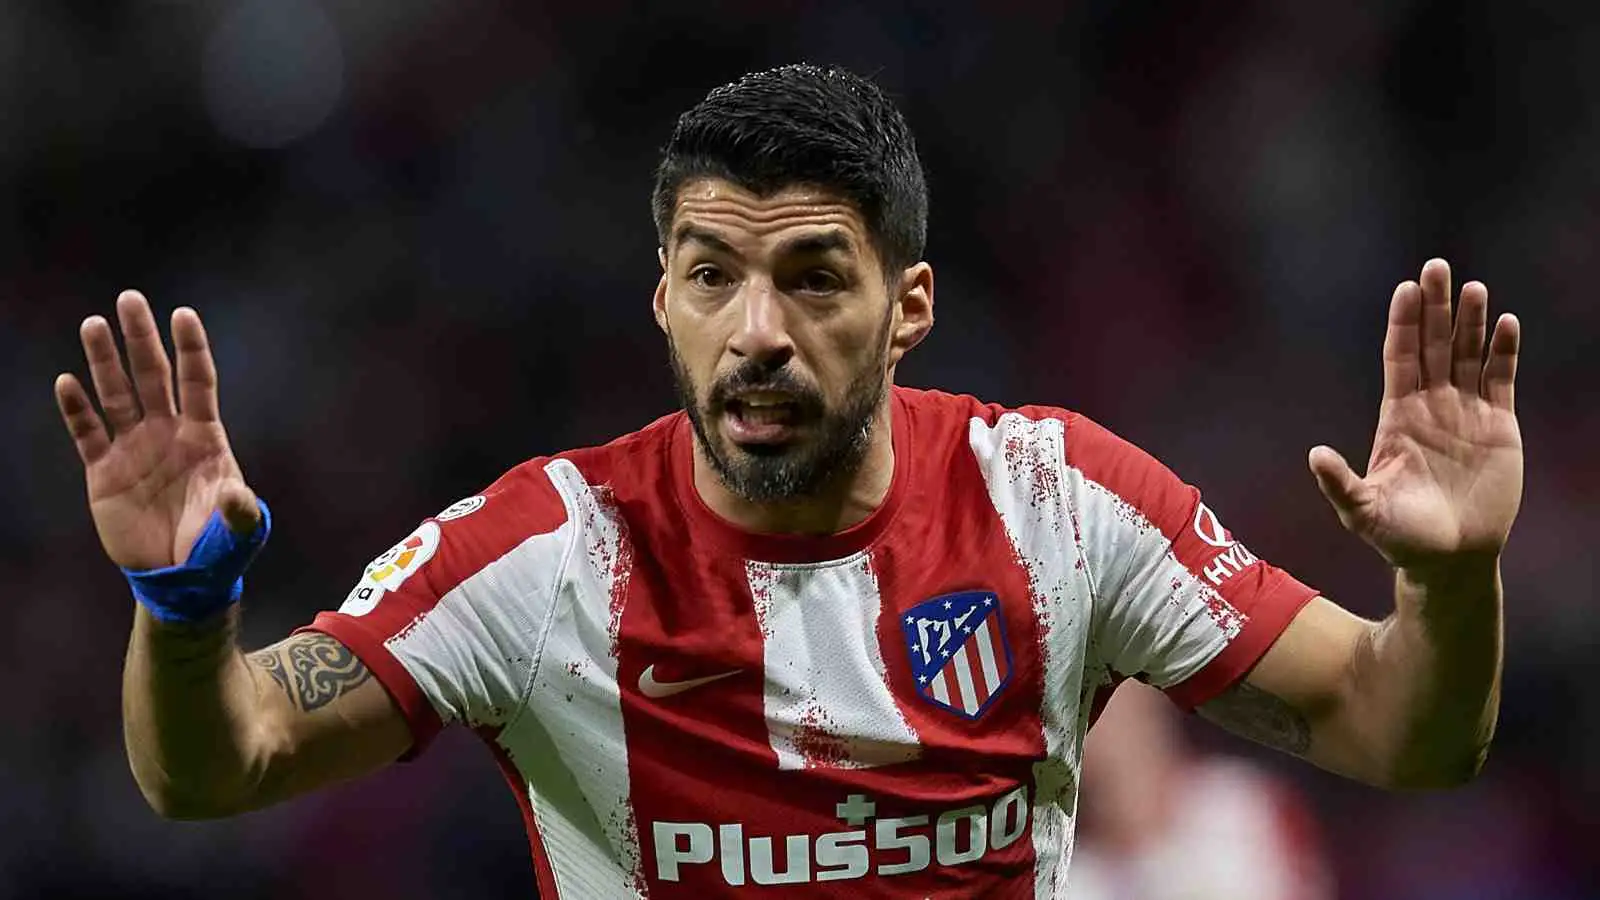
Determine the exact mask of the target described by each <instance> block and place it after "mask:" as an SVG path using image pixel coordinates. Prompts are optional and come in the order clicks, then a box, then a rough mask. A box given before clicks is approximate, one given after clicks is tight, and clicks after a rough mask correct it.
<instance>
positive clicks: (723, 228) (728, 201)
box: [669, 178, 871, 255]
mask: <svg viewBox="0 0 1600 900" xmlns="http://www.w3.org/2000/svg"><path fill="white" fill-rule="evenodd" d="M688 230H703V231H710V232H712V233H714V234H716V235H717V236H718V237H720V238H721V239H722V240H723V241H724V242H726V243H728V244H731V245H733V246H735V247H739V246H741V245H743V246H752V245H761V244H766V243H769V242H782V241H788V240H791V239H793V238H796V237H800V236H802V235H804V234H809V233H818V232H841V231H842V232H843V233H844V235H845V236H846V237H848V238H849V243H850V244H851V248H850V249H851V251H852V252H854V253H857V254H863V255H865V254H868V253H870V252H871V244H870V243H869V242H868V240H867V224H866V221H865V220H864V219H862V217H861V213H860V212H859V211H858V210H857V209H856V207H855V204H853V203H851V202H850V201H849V200H846V199H845V198H844V197H842V196H840V195H839V194H837V193H835V192H832V191H829V190H827V189H826V188H819V187H812V186H808V185H794V186H789V187H785V188H783V189H782V190H779V191H776V192H774V193H772V194H767V195H765V196H763V195H760V194H756V193H754V192H752V191H749V190H746V189H745V188H743V187H740V186H739V185H737V184H734V183H732V182H730V181H724V180H722V179H720V178H701V179H696V180H694V181H690V182H688V183H686V184H684V186H683V187H682V188H680V189H679V190H678V200H677V204H676V205H675V207H674V208H673V212H672V228H671V232H670V235H671V239H670V242H671V243H674V244H675V243H677V239H678V236H679V235H681V234H682V233H684V232H685V231H688ZM669 249H670V248H669Z"/></svg>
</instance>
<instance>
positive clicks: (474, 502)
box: [434, 494, 488, 522]
mask: <svg viewBox="0 0 1600 900" xmlns="http://www.w3.org/2000/svg"><path fill="white" fill-rule="evenodd" d="M486 502H488V501H487V499H486V498H485V497H484V496H483V495H482V494H476V495H474V496H471V497H468V498H466V499H465V500H457V501H456V502H454V503H452V504H450V505H449V506H447V507H445V510H444V512H442V513H439V514H438V515H437V516H434V519H436V520H438V521H440V522H448V521H450V520H451V519H460V518H462V517H464V516H470V515H472V514H473V513H475V512H477V511H478V510H480V509H482V508H483V504H484V503H486Z"/></svg>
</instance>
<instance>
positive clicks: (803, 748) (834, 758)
mask: <svg viewBox="0 0 1600 900" xmlns="http://www.w3.org/2000/svg"><path fill="white" fill-rule="evenodd" d="M745 576H746V578H747V579H748V581H749V583H750V594H751V597H752V598H754V600H755V613H756V622H757V623H758V625H759V626H760V628H761V634H762V637H763V641H762V646H763V655H764V666H765V668H766V688H765V707H766V719H767V737H768V740H769V741H770V742H771V743H772V749H773V752H775V753H776V754H777V755H778V768H779V769H804V768H842V769H858V768H868V767H872V766H885V765H890V764H892V763H898V762H906V761H907V760H911V759H915V758H916V757H917V756H918V755H919V749H918V748H919V747H920V741H919V739H918V737H917V734H916V732H915V731H913V730H912V728H911V725H910V724H909V723H907V722H906V719H905V716H904V715H902V714H901V712H900V706H899V704H897V703H896V702H895V699H894V696H893V695H892V694H890V693H889V687H888V681H887V679H886V677H885V673H884V663H883V648H882V647H880V646H879V645H878V613H879V608H880V606H881V605H882V599H881V597H880V596H879V594H878V579H877V576H876V575H874V574H873V571H872V566H871V561H870V560H869V558H868V556H867V554H865V553H858V554H856V555H855V556H850V557H846V558H845V559H842V560H837V561H834V562H827V563H818V564H806V565H777V564H774V563H765V562H753V561H751V562H746V563H745Z"/></svg>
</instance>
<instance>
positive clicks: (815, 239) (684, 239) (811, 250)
mask: <svg viewBox="0 0 1600 900" xmlns="http://www.w3.org/2000/svg"><path fill="white" fill-rule="evenodd" d="M688 243H696V244H703V245H705V246H707V247H709V248H711V249H712V250H716V251H718V252H721V253H727V254H729V255H733V256H737V255H738V251H736V250H734V249H733V246H732V245H731V244H729V243H728V242H727V241H725V240H723V239H722V236H721V235H719V234H717V233H716V232H714V231H711V230H710V229H706V228H701V227H700V226H698V225H681V226H679V227H678V230H677V232H676V233H675V234H674V235H673V238H672V246H673V249H677V248H679V247H682V246H683V245H684V244H688ZM853 250H855V243H854V242H853V241H851V240H850V235H849V234H847V233H845V231H844V229H842V228H832V229H829V230H828V231H824V232H822V233H821V234H806V235H801V236H800V237H796V238H791V239H789V240H787V241H785V242H783V243H782V244H781V245H779V247H778V254H779V255H780V256H790V255H795V256H799V255H806V256H821V255H823V254H825V253H832V252H834V251H840V252H843V253H850V252H852V251H853Z"/></svg>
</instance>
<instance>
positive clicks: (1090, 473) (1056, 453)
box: [895, 387, 1197, 530]
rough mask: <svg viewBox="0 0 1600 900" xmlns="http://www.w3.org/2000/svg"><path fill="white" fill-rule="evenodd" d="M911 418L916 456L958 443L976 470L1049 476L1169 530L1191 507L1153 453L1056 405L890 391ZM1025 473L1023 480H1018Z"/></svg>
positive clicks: (1187, 494) (1184, 489)
mask: <svg viewBox="0 0 1600 900" xmlns="http://www.w3.org/2000/svg"><path fill="white" fill-rule="evenodd" d="M895 394H896V397H897V398H898V399H899V400H900V404H901V408H903V409H905V410H906V411H907V412H908V413H909V415H910V418H911V424H912V429H913V433H914V434H915V436H916V439H917V441H918V442H919V455H920V454H921V453H922V452H923V451H932V450H933V449H934V448H935V447H937V446H938V444H939V443H940V442H944V443H946V445H948V446H950V447H951V449H954V447H955V446H957V445H959V446H960V447H962V448H965V449H967V450H969V451H970V452H971V453H972V454H973V455H975V456H976V457H977V459H978V462H979V465H980V466H981V467H983V468H985V469H986V470H988V469H993V470H995V471H996V472H999V471H1000V470H1004V471H1005V472H1006V473H1008V474H1009V475H1010V476H1011V477H1012V480H1018V479H1020V480H1021V481H1023V482H1026V483H1028V484H1035V483H1037V486H1045V487H1048V486H1049V483H1050V482H1052V481H1054V480H1055V477H1054V476H1053V475H1052V473H1059V474H1060V475H1063V476H1065V478H1066V480H1067V482H1068V483H1067V484H1062V485H1057V487H1058V488H1060V489H1064V490H1067V491H1073V490H1075V489H1083V490H1088V491H1091V492H1093V493H1096V494H1105V495H1107V496H1108V497H1110V498H1115V501H1116V505H1117V506H1119V507H1122V508H1124V509H1127V508H1131V510H1130V511H1137V518H1140V519H1144V520H1148V521H1151V522H1158V523H1161V524H1162V526H1163V530H1168V529H1169V528H1171V527H1172V525H1173V523H1176V522H1177V521H1178V520H1179V519H1184V518H1187V516H1188V515H1189V513H1190V512H1191V511H1192V510H1193V509H1194V506H1195V503H1196V495H1197V492H1196V491H1194V489H1193V488H1191V487H1190V486H1189V485H1187V484H1185V483H1183V482H1182V481H1181V480H1180V479H1179V478H1178V477H1177V476H1176V475H1174V474H1173V473H1172V471H1171V470H1170V469H1168V468H1167V467H1166V466H1165V465H1163V464H1162V463H1161V462H1160V461H1159V460H1157V459H1156V458H1155V457H1154V456H1152V455H1150V454H1149V453H1147V452H1146V451H1145V450H1143V449H1142V448H1140V447H1139V446H1138V445H1136V444H1134V443H1133V442H1132V441H1129V440H1127V439H1126V438H1124V437H1122V436H1120V435H1118V434H1116V433H1115V432H1113V431H1112V430H1111V429H1109V428H1107V427H1105V426H1104V425H1101V424H1100V423H1099V422H1096V421H1095V420H1093V419H1091V418H1089V417H1088V416H1086V415H1084V414H1083V413H1080V412H1077V411H1075V410H1071V409H1066V408H1064V407H1060V406H1049V405H1043V404H1025V405H1021V406H1006V405H1004V404H999V403H990V402H985V401H983V400H980V399H978V398H976V397H972V396H970V395H965V394H948V393H945V392H943V391H931V390H918V389H915V388H899V387H897V388H896V389H895ZM1024 476H1026V477H1024Z"/></svg>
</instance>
